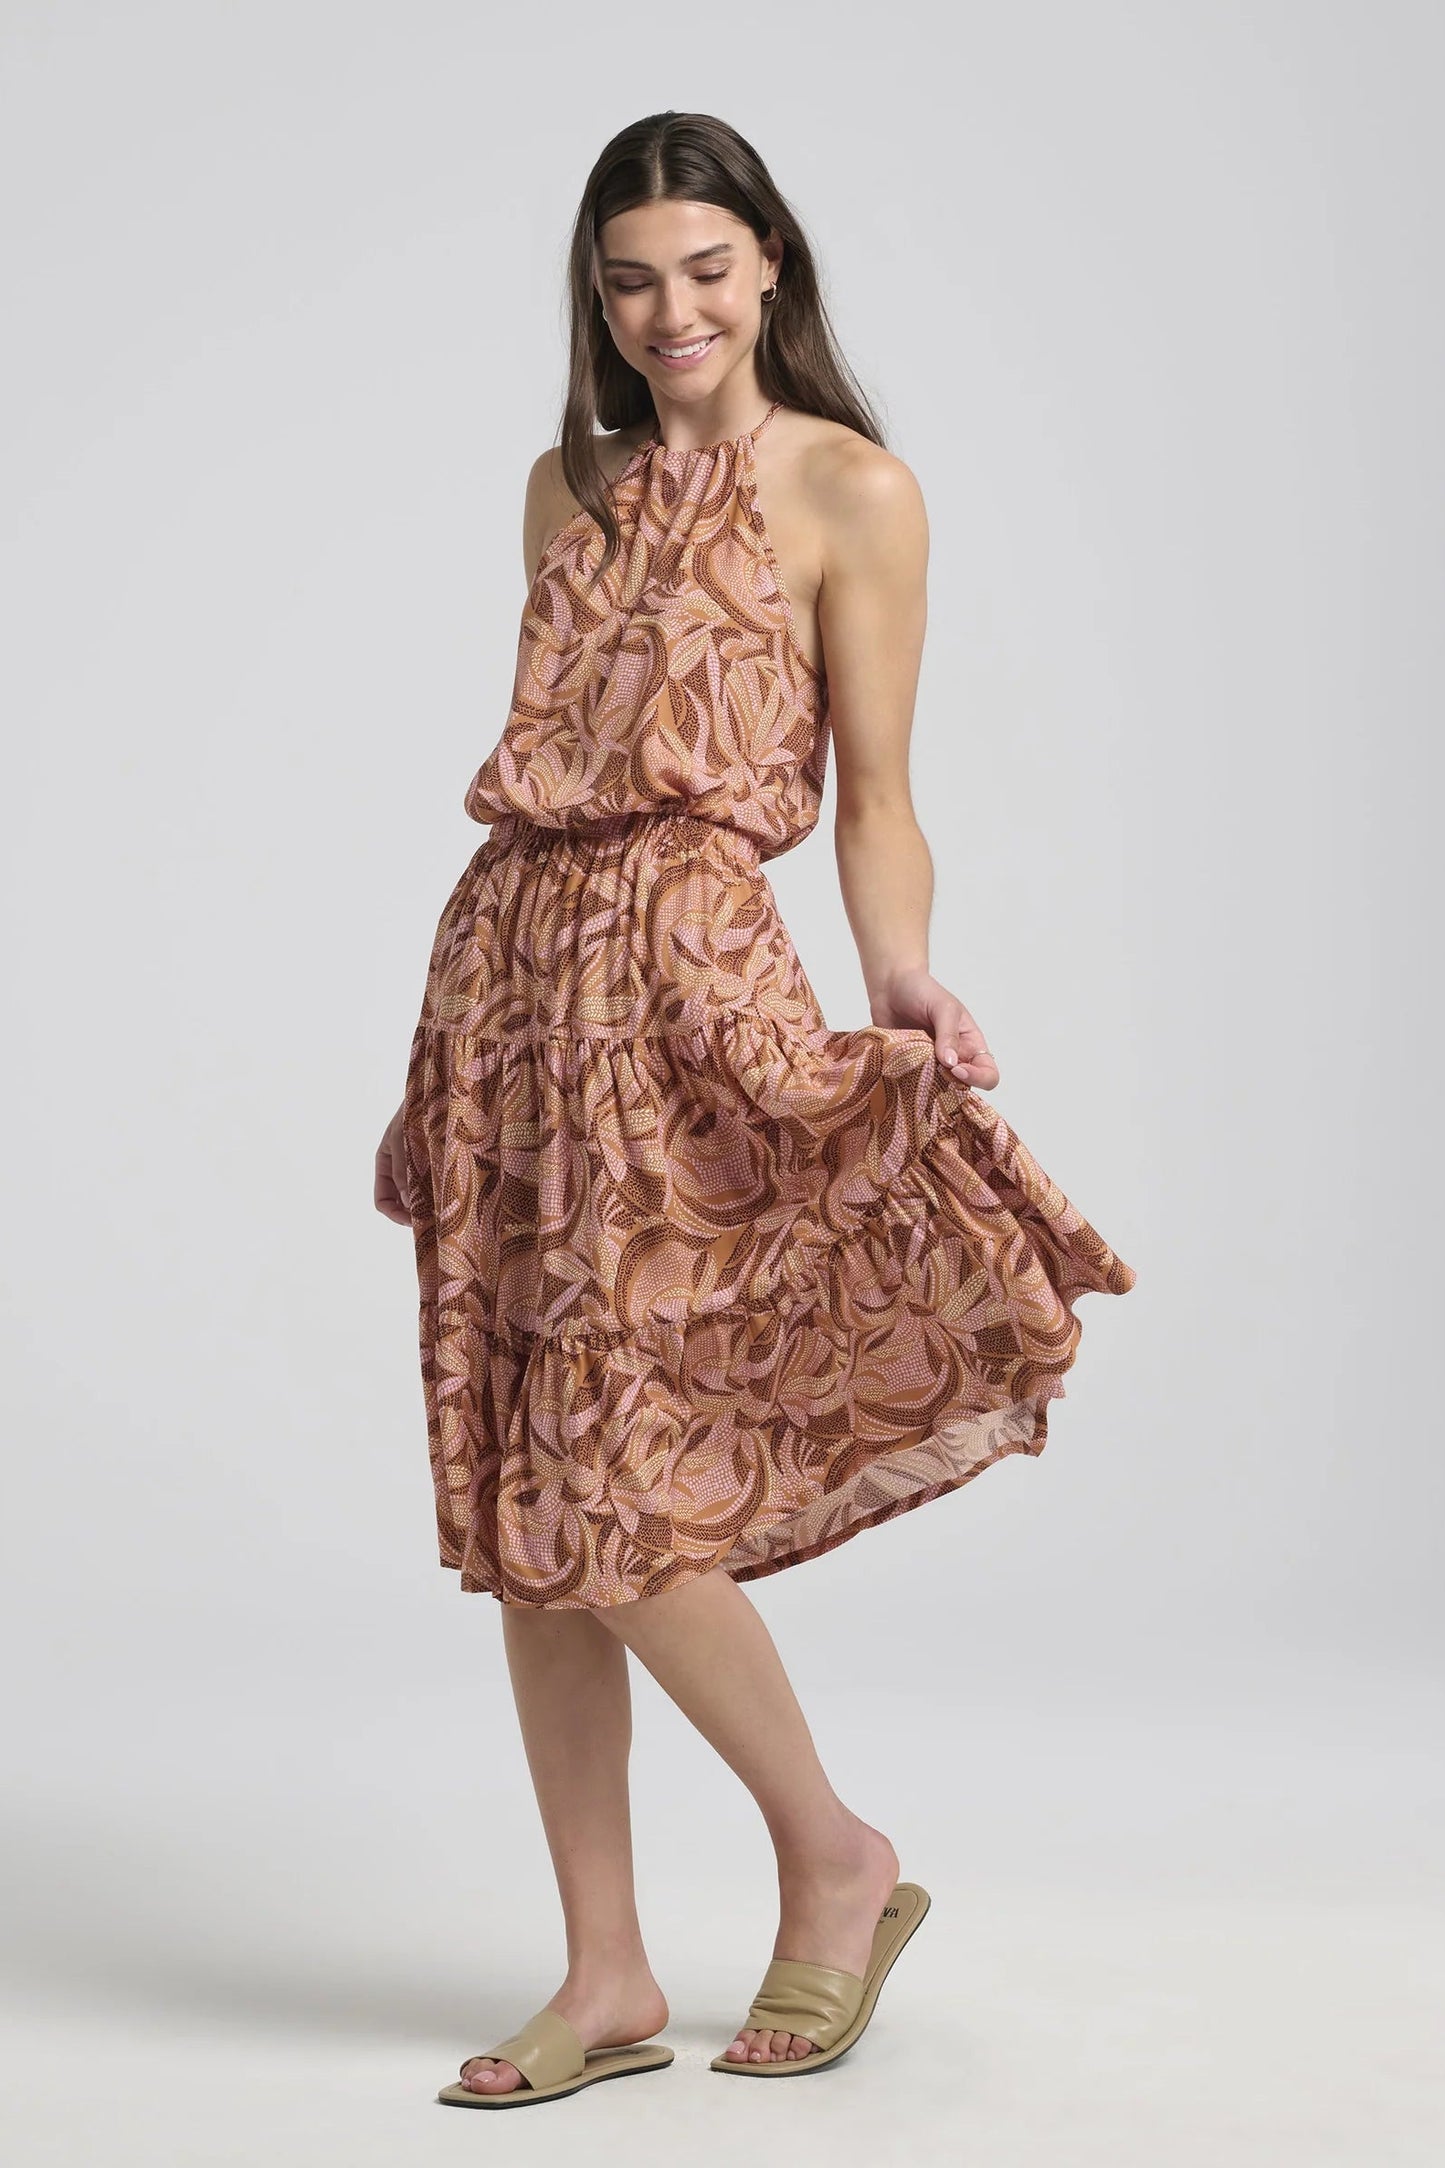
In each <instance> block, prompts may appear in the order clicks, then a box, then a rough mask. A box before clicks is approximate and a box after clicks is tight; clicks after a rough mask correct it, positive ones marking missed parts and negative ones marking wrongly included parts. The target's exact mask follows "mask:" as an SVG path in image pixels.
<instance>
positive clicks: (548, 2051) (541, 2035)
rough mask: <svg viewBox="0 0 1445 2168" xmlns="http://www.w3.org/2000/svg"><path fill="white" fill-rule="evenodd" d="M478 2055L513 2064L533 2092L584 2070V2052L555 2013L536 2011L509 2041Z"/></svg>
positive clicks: (470, 2060)
mask: <svg viewBox="0 0 1445 2168" xmlns="http://www.w3.org/2000/svg"><path fill="white" fill-rule="evenodd" d="M477 2055H488V2056H490V2057H491V2058H492V2060H493V2061H494V2062H503V2063H514V2064H515V2065H516V2067H517V2069H518V2070H520V2071H521V2073H522V2075H523V2077H524V2078H525V2079H526V2080H527V2082H528V2083H529V2084H530V2085H531V2086H532V2087H533V2088H534V2090H536V2089H540V2088H541V2087H542V2086H546V2085H560V2084H561V2083H562V2082H563V2080H564V2079H566V2078H575V2077H580V2075H581V2073H582V2072H583V2071H584V2070H585V2069H586V2067H587V2051H586V2049H585V2048H584V2047H583V2045H582V2042H581V2041H580V2040H579V2039H578V2037H577V2034H576V2033H575V2032H574V2031H573V2029H572V2027H571V2026H570V2025H569V2024H568V2023H567V2020H566V2018H565V2017H563V2016H562V2014H561V2012H560V2011H558V2010H539V2011H538V2012H537V2014H536V2016H535V2017H529V2018H528V2020H527V2022H526V2024H525V2025H524V2026H523V2027H522V2029H521V2031H520V2032H517V2033H513V2035H512V2037H511V2039H510V2040H503V2041H501V2042H500V2043H499V2044H498V2045H497V2046H496V2047H494V2048H478V2049H477ZM477 2055H469V2056H468V2057H467V2061H466V2062H465V2063H463V2064H462V2071H465V2070H466V2068H467V2063H474V2062H475V2061H476V2059H477ZM460 2074H461V2073H458V2075H460Z"/></svg>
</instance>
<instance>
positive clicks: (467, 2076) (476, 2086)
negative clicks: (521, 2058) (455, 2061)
mask: <svg viewBox="0 0 1445 2168" xmlns="http://www.w3.org/2000/svg"><path fill="white" fill-rule="evenodd" d="M521 2082H522V2073H521V2071H520V2070H518V2069H517V2067H516V2065H515V2064H514V2063H503V2062H493V2061H491V2060H490V2059H489V2058H488V2057H486V2056H480V2055H479V2056H475V2057H473V2059H472V2061H471V2062H469V2063H468V2064H467V2067H466V2069H465V2071H464V2072H463V2073H462V2083H463V2085H465V2086H467V2087H468V2088H469V2090H470V2091H472V2092H474V2093H510V2092H512V2091H513V2090H514V2089H515V2087H517V2086H518V2085H520V2084H521Z"/></svg>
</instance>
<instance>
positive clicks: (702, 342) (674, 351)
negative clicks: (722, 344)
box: [652, 331, 722, 361]
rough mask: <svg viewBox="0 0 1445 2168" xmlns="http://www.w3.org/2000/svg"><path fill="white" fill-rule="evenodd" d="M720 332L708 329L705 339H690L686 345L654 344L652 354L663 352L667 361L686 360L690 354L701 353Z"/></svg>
mask: <svg viewBox="0 0 1445 2168" xmlns="http://www.w3.org/2000/svg"><path fill="white" fill-rule="evenodd" d="M721 336H722V334H721V333H720V332H717V331H710V332H709V333H708V335H707V337H706V338H705V339H692V340H690V341H689V343H688V344H687V345H686V346H654V347H653V349H652V351H653V353H654V354H665V355H666V356H667V358H668V360H669V361H686V360H687V359H688V357H689V355H691V354H701V353H702V352H704V351H705V349H706V348H707V347H709V346H711V345H712V342H713V340H714V339H717V338H720V337H721Z"/></svg>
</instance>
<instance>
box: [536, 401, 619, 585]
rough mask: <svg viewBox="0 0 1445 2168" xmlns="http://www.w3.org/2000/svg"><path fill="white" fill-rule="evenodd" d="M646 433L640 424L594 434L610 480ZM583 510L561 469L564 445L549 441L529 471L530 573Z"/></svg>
mask: <svg viewBox="0 0 1445 2168" xmlns="http://www.w3.org/2000/svg"><path fill="white" fill-rule="evenodd" d="M646 435H647V430H646V428H645V427H643V426H641V425H638V426H635V427H632V428H629V429H625V430H624V429H618V430H614V431H613V432H612V433H611V434H610V435H599V436H594V438H593V440H592V442H593V445H594V446H595V448H596V453H597V464H598V466H599V467H600V468H601V470H602V473H603V476H604V478H605V479H606V480H607V481H609V482H610V481H612V480H613V479H614V477H615V476H616V475H618V474H619V473H620V472H621V470H622V468H623V467H625V466H626V464H627V462H628V460H629V459H630V458H631V457H632V454H633V453H634V452H635V451H636V449H637V447H638V445H639V444H640V443H641V442H642V441H643V439H644V437H645V436H646ZM580 510H581V506H580V505H579V504H578V502H577V499H576V498H575V497H574V496H573V494H572V492H571V490H570V489H569V488H568V486H567V477H566V476H565V474H564V473H563V472H562V447H561V445H560V444H549V445H548V446H547V448H546V450H545V451H542V452H538V454H537V456H536V458H535V459H534V460H533V461H532V464H531V466H530V467H529V468H528V470H527V493H526V505H525V509H524V512H523V528H524V532H523V552H524V555H525V557H526V562H527V568H528V571H529V573H530V571H531V569H532V568H533V567H534V566H536V565H539V564H540V562H541V560H542V556H543V553H544V552H545V550H546V548H547V545H548V543H549V542H550V541H551V540H552V539H553V537H554V536H555V535H556V534H558V533H559V532H560V530H561V529H562V528H563V527H565V526H566V525H567V522H568V521H569V520H570V519H574V518H575V517H576V515H577V513H578V512H579V511H580Z"/></svg>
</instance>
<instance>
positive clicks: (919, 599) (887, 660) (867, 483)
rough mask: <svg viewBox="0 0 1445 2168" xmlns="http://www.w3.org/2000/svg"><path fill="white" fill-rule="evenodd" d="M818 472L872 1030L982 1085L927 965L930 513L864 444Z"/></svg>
mask: <svg viewBox="0 0 1445 2168" xmlns="http://www.w3.org/2000/svg"><path fill="white" fill-rule="evenodd" d="M829 469H830V471H829V473H828V475H827V476H826V477H820V480H819V485H818V486H819V489H820V515H821V527H822V533H823V546H822V556H823V576H822V583H821V586H820V588H819V591H818V623H819V630H820V632H821V634H822V640H823V654H824V662H825V666H826V670H827V680H828V712H829V717H830V723H831V729H832V737H833V748H834V753H835V761H836V774H837V785H838V805H837V815H836V819H835V822H834V830H833V838H834V850H835V853H836V856H837V861H838V880H839V885H840V887H841V888H842V892H843V908H844V910H845V911H846V912H847V914H848V923H849V925H850V927H851V928H852V931H853V939H854V941H855V943H856V944H857V948H858V956H859V961H860V963H861V964H862V967H863V981H864V985H865V986H866V988H867V991H868V1003H869V1011H870V1014H871V1015H872V1018H873V1021H874V1023H875V1024H884V1025H889V1026H893V1027H901V1028H903V1029H921V1030H924V1031H928V1032H931V1033H932V1035H933V1043H934V1048H935V1051H936V1053H937V1055H938V1058H939V1060H940V1061H941V1062H943V1063H944V1065H945V1066H946V1067H947V1068H948V1069H949V1071H950V1073H951V1074H952V1075H953V1076H955V1077H957V1078H958V1079H959V1080H960V1081H961V1082H963V1083H965V1084H971V1085H975V1086H977V1087H978V1088H979V1089H980V1090H982V1091H991V1090H992V1089H993V1087H994V1085H995V1084H997V1082H998V1068H997V1065H996V1063H995V1062H994V1058H993V1056H992V1054H991V1053H990V1052H989V1050H988V1044H987V1042H986V1040H985V1038H984V1035H983V1033H982V1031H981V1030H980V1029H979V1027H978V1025H977V1024H976V1023H975V1021H974V1019H973V1017H972V1016H971V1015H970V1014H969V1012H968V1010H967V1009H966V1008H965V1007H964V1005H963V1003H962V1002H961V1001H960V1000H959V999H958V997H957V995H956V994H952V993H950V992H949V990H948V988H947V987H946V986H944V985H942V984H941V983H940V982H939V980H937V979H936V978H934V976H933V974H932V972H931V971H930V970H929V967H928V920H929V914H930V912H931V910H932V907H933V860H932V858H931V856H930V855H929V850H928V845H927V843H926V841H925V840H924V836H923V831H922V830H921V828H920V827H919V825H918V820H917V817H916V815H915V813H914V810H913V799H912V793H911V790H910V787H909V777H908V749H909V741H910V739H911V737H912V732H913V707H914V701H915V698H916V696H917V691H918V673H919V667H920V665H921V663H922V660H923V634H924V628H925V625H926V623H927V614H928V604H927V579H928V516H927V513H926V512H925V510H924V505H923V495H922V492H921V490H920V489H919V487H918V483H917V481H916V479H915V478H914V475H913V473H912V471H911V469H909V468H908V467H906V466H905V465H904V463H903V461H902V460H901V459H896V458H895V457H894V456H893V454H892V453H891V452H887V451H885V450H883V448H882V446H880V445H877V444H871V443H869V442H868V441H867V439H855V440H854V441H852V442H850V443H847V444H845V445H843V446H840V447H839V449H838V451H837V452H836V453H835V454H834V456H833V458H832V459H831V460H830V461H829Z"/></svg>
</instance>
